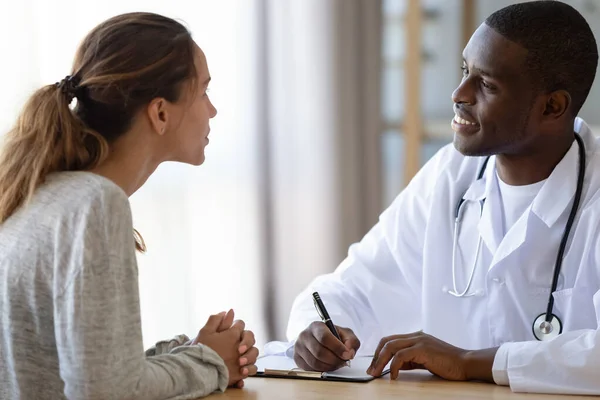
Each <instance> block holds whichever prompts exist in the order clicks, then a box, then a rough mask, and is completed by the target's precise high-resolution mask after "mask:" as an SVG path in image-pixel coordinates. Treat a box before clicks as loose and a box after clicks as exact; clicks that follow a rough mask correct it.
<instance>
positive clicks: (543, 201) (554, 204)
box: [490, 142, 578, 268]
mask: <svg viewBox="0 0 600 400" xmlns="http://www.w3.org/2000/svg"><path fill="white" fill-rule="evenodd" d="M577 166H578V146H577V142H573V145H572V146H571V148H570V149H569V151H568V152H567V153H566V154H565V156H564V157H563V159H562V160H561V161H560V162H559V163H558V165H557V166H556V167H555V168H554V170H553V171H552V173H551V174H550V176H549V177H548V180H547V181H546V183H544V185H543V186H542V188H541V189H540V192H539V193H538V194H537V196H536V197H535V199H534V200H533V203H532V205H531V206H530V207H529V208H528V209H527V210H526V211H525V212H524V214H523V215H522V216H521V217H520V218H519V219H518V220H517V221H516V222H515V224H514V225H513V226H512V227H511V228H510V229H509V231H508V232H507V233H506V236H505V237H504V239H501V243H500V245H499V246H498V247H497V251H496V252H495V253H494V257H493V260H492V265H491V266H490V268H492V267H493V266H494V265H496V264H498V263H499V262H500V261H502V260H503V259H505V258H506V257H508V256H510V255H511V254H512V253H513V252H514V251H515V250H517V249H518V248H519V247H521V245H523V243H524V242H525V239H526V238H527V235H528V228H529V226H530V223H531V218H532V217H533V216H532V215H531V214H532V213H533V214H534V215H535V216H537V217H538V218H539V219H541V220H542V221H543V222H544V224H545V225H546V227H547V228H548V229H551V228H552V227H553V225H554V224H555V223H556V221H557V220H558V219H559V217H560V216H561V215H562V214H563V213H564V212H565V210H566V209H567V207H569V205H570V204H571V200H572V199H573V197H574V195H575V189H576V186H577ZM496 179H497V178H496ZM493 198H494V199H497V201H498V202H499V201H500V196H494V197H493ZM498 205H499V204H498ZM494 208H496V209H500V207H494ZM494 218H497V219H494V221H496V225H495V226H496V227H497V226H499V225H500V224H499V221H501V220H502V215H501V214H499V216H496V215H495V214H494ZM535 236H536V237H532V238H531V239H532V240H540V241H544V240H545V238H547V237H549V232H548V233H547V234H545V233H544V232H536V235H535Z"/></svg>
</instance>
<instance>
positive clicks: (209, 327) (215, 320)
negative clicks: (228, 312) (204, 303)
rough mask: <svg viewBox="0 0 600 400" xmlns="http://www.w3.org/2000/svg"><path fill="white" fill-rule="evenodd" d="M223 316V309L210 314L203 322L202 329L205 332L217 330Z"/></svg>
mask: <svg viewBox="0 0 600 400" xmlns="http://www.w3.org/2000/svg"><path fill="white" fill-rule="evenodd" d="M224 317H225V311H223V312H220V313H218V314H216V315H211V316H210V317H208V321H206V324H204V328H203V329H204V330H205V331H207V332H217V330H218V329H219V326H220V325H221V322H222V321H223V318H224Z"/></svg>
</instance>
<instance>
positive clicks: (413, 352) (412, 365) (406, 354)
mask: <svg viewBox="0 0 600 400" xmlns="http://www.w3.org/2000/svg"><path fill="white" fill-rule="evenodd" d="M419 354H420V353H419V348H418V347H409V348H406V349H402V350H399V351H398V352H396V354H395V355H394V358H393V359H392V363H391V364H390V374H391V376H390V378H391V379H392V380H396V379H397V378H398V371H400V370H411V369H426V368H425V367H424V366H423V365H422V364H419V363H417V362H415V359H416V358H417V357H418V355H419Z"/></svg>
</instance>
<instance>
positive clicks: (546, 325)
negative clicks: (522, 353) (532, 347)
mask: <svg viewBox="0 0 600 400" xmlns="http://www.w3.org/2000/svg"><path fill="white" fill-rule="evenodd" d="M532 328H533V336H535V338H536V339H537V340H541V341H544V340H550V339H554V338H555V337H557V336H558V335H560V333H561V332H562V322H561V320H560V318H558V317H557V316H556V315H554V314H552V319H551V320H550V322H548V321H546V313H542V314H540V315H539V316H538V317H537V318H536V319H535V321H534V322H533V327H532Z"/></svg>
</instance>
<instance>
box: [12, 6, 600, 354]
mask: <svg viewBox="0 0 600 400" xmlns="http://www.w3.org/2000/svg"><path fill="white" fill-rule="evenodd" d="M566 2H567V3H569V4H571V5H573V6H574V7H575V8H577V9H578V10H580V11H581V12H582V13H583V15H584V16H585V17H586V18H587V20H588V22H589V23H590V25H591V26H592V29H593V30H594V32H595V33H596V35H597V37H599V36H598V32H599V29H600V2H598V1H596V0H571V1H566ZM511 3H514V2H513V1H505V0H502V1H500V0H194V1H184V0H171V1H159V0H121V1H117V0H104V1H102V2H100V1H88V2H83V1H75V0H54V1H52V2H48V1H44V0H21V1H19V2H16V1H9V0H0V4H1V5H2V7H1V9H2V12H1V13H0V37H1V38H2V39H1V40H0V54H1V55H2V63H1V64H0V76H2V78H3V79H2V92H1V95H0V131H1V132H6V130H7V129H9V127H10V126H11V125H12V123H13V122H14V120H15V118H16V115H17V113H18V110H19V108H20V107H21V105H22V103H23V102H24V101H25V99H26V98H27V96H28V95H29V94H30V93H31V92H32V91H33V90H34V89H36V88H38V87H39V86H41V85H44V84H51V83H54V82H56V81H59V80H60V79H62V78H63V77H64V76H65V75H68V74H69V73H70V72H71V70H70V66H71V61H72V58H73V56H74V53H75V50H76V48H77V45H78V43H79V42H80V40H81V39H82V38H83V37H84V36H85V34H86V33H87V32H88V31H89V30H90V29H92V28H93V27H94V26H95V25H96V24H98V23H99V22H101V21H103V20H104V19H106V18H109V17H111V16H114V15H116V14H120V13H123V12H129V11H152V12H157V13H161V14H164V15H167V16H170V17H174V18H177V19H179V20H181V21H183V22H184V23H185V24H186V25H187V26H188V27H189V28H190V30H191V31H192V33H193V35H194V38H195V40H196V41H197V43H198V44H199V46H200V47H201V48H202V49H203V50H204V52H205V53H206V56H207V59H208V64H209V68H210V71H211V75H212V78H213V80H212V83H211V89H210V90H211V91H210V97H211V98H212V101H213V103H214V104H215V106H216V107H217V109H218V110H219V114H218V116H217V117H216V118H215V119H213V122H212V125H211V126H212V130H211V142H210V145H209V147H208V148H207V159H206V162H205V164H204V165H202V166H201V167H197V168H196V167H190V166H185V165H180V164H175V163H169V164H164V165H162V166H161V167H160V168H159V169H158V170H157V172H156V173H155V174H154V175H153V176H152V177H151V178H150V180H149V181H148V182H147V184H146V185H145V186H144V187H143V188H142V189H140V190H139V191H138V192H137V193H136V194H134V195H133V196H132V198H131V204H132V209H133V215H134V223H135V226H136V228H137V229H138V230H139V231H140V232H141V233H142V235H143V236H144V238H145V241H146V244H147V246H148V252H147V253H146V254H144V255H140V256H139V271H140V290H141V300H142V322H143V330H144V341H145V345H146V347H148V346H150V345H151V344H153V343H154V342H155V341H157V340H160V339H165V338H169V337H171V336H173V335H175V334H178V333H184V332H185V333H186V334H188V335H190V336H191V335H194V334H195V333H196V331H197V330H198V329H199V328H200V327H201V326H202V325H203V324H204V322H205V321H206V319H207V317H208V315H209V314H211V313H217V312H219V311H221V310H227V309H229V308H233V309H234V310H235V311H236V313H237V316H238V317H239V318H243V319H244V320H245V321H246V323H247V326H248V327H249V328H250V329H253V330H254V331H255V333H256V335H257V338H258V344H259V345H262V344H264V343H265V342H266V341H269V340H274V339H279V340H281V339H285V337H284V332H285V327H286V323H287V315H288V313H289V310H290V307H291V304H292V301H293V299H294V297H295V296H296V295H297V294H298V292H299V291H300V290H301V289H302V288H304V287H305V286H306V285H307V284H308V282H309V281H310V280H312V279H313V278H314V277H315V276H316V275H319V274H322V273H326V272H330V271H332V270H333V269H335V267H336V266H337V265H338V263H339V262H340V261H341V260H342V259H343V258H344V256H345V254H346V250H347V247H348V245H349V244H351V243H352V242H354V241H357V240H359V239H360V238H361V237H362V235H364V234H365V233H366V232H367V231H368V229H369V228H370V227H371V226H372V225H373V224H374V223H375V222H376V221H377V218H378V215H379V213H380V212H381V211H382V210H383V209H384V208H385V207H386V206H387V205H388V204H389V203H390V202H391V201H392V199H393V198H394V197H395V196H396V195H397V194H398V193H399V192H400V191H401V190H402V188H403V187H404V185H405V184H406V183H407V181H408V180H410V178H411V177H412V176H413V175H414V174H415V172H416V171H417V170H418V169H419V168H420V166H421V165H422V164H423V163H425V162H426V161H427V160H428V159H429V158H430V157H431V156H432V154H434V153H435V152H436V151H437V150H438V149H439V148H440V147H442V146H444V145H446V144H448V143H450V142H451V141H452V131H451V129H450V120H451V118H452V117H453V112H452V102H451V98H450V96H451V93H452V91H453V90H454V88H455V87H456V86H457V85H458V83H459V81H460V77H461V70H460V67H461V63H462V59H461V52H462V49H463V47H464V45H465V44H466V42H467V41H468V38H469V36H470V35H471V33H472V32H473V31H474V30H475V29H476V27H477V26H478V25H479V24H480V23H481V22H482V21H483V20H484V19H485V17H486V16H487V15H489V14H490V13H492V12H493V11H495V10H497V9H499V8H501V7H503V6H505V5H508V4H511ZM599 85H600V84H599V83H598V82H596V85H595V86H594V88H593V89H592V92H591V94H590V98H589V99H588V101H587V104H586V106H584V108H583V110H582V112H581V116H582V117H583V118H584V119H586V120H587V122H588V123H589V124H591V125H600V113H598V112H595V110H598V109H600V89H599ZM599 131H600V130H599Z"/></svg>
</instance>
